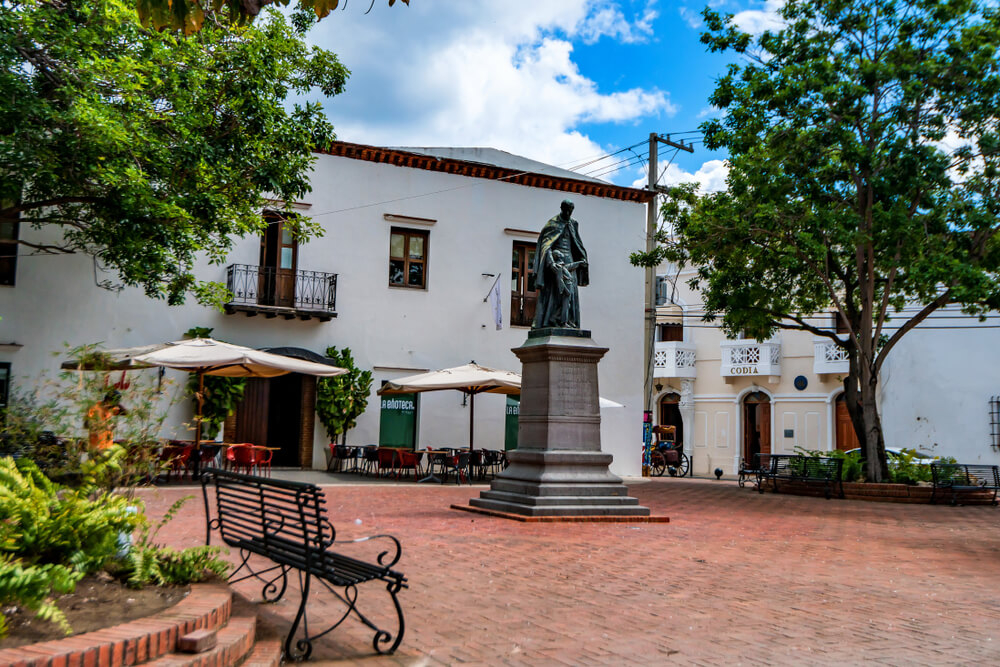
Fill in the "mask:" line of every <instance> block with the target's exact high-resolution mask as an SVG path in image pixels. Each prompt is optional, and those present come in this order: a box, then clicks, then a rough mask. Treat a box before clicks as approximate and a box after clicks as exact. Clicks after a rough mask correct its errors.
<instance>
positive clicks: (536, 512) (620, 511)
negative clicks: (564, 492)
mask: <svg viewBox="0 0 1000 667" xmlns="http://www.w3.org/2000/svg"><path fill="white" fill-rule="evenodd" d="M485 493H489V492H488V491H487V492H484V494H485ZM535 500H538V499H537V498H524V499H523V501H522V500H518V501H505V500H496V499H490V498H473V499H472V500H470V501H469V505H470V506H472V507H480V508H483V509H488V510H495V511H498V512H507V513H510V514H522V515H525V516H649V508H648V507H643V506H642V505H639V501H638V500H636V499H635V498H629V499H628V500H630V501H631V504H627V505H626V504H614V505H611V504H608V503H602V504H588V502H589V501H590V500H592V499H590V498H586V499H578V498H574V497H563V498H562V503H561V504H558V505H548V504H544V505H536V504H531V503H532V501H535ZM578 500H579V501H583V502H577V501H578ZM598 500H601V499H598Z"/></svg>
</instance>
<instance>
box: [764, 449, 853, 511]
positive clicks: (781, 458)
mask: <svg viewBox="0 0 1000 667" xmlns="http://www.w3.org/2000/svg"><path fill="white" fill-rule="evenodd" d="M770 459H771V461H770V465H769V466H767V467H765V468H763V472H761V474H760V482H759V483H758V484H757V490H758V491H760V492H761V493H764V481H765V480H771V484H772V486H773V487H774V492H775V493H777V492H778V480H785V481H787V482H795V483H817V484H823V487H824V493H825V495H826V499H827V500H829V499H830V498H831V497H832V495H833V490H834V487H836V488H837V489H838V492H837V497H838V498H843V497H844V484H843V482H842V481H841V479H840V472H841V468H842V467H843V465H844V461H843V459H835V458H829V457H825V456H799V455H797V454H771V455H770Z"/></svg>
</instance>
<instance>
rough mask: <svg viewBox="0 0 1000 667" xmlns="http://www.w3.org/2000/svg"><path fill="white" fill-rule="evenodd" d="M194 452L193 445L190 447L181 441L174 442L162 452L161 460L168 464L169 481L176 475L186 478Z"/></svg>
mask: <svg viewBox="0 0 1000 667" xmlns="http://www.w3.org/2000/svg"><path fill="white" fill-rule="evenodd" d="M193 451H194V445H193V444H192V445H188V444H184V443H183V442H179V441H172V442H171V443H170V444H169V445H167V446H166V447H164V448H163V449H162V450H161V451H160V460H161V461H163V462H164V463H166V464H167V468H168V470H167V479H168V480H169V479H170V476H171V475H176V476H178V477H183V476H184V473H185V471H186V470H187V465H188V461H189V460H190V459H191V453H192V452H193Z"/></svg>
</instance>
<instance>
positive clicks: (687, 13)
mask: <svg viewBox="0 0 1000 667" xmlns="http://www.w3.org/2000/svg"><path fill="white" fill-rule="evenodd" d="M677 12H678V13H679V14H680V15H681V18H682V19H684V22H685V23H687V24H688V26H690V27H691V28H692V29H694V30H698V29H699V28H701V27H702V26H703V25H704V22H703V21H702V20H701V14H699V13H698V12H696V11H694V10H693V9H691V8H690V7H684V6H681V7H679V8H678V9H677Z"/></svg>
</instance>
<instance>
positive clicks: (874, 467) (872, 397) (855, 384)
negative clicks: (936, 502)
mask: <svg viewBox="0 0 1000 667" xmlns="http://www.w3.org/2000/svg"><path fill="white" fill-rule="evenodd" d="M858 357H859V355H858V352H857V350H856V349H852V348H848V360H849V365H850V372H849V373H848V376H847V377H846V378H844V403H845V405H846V407H847V414H848V415H850V417H851V424H852V425H853V426H854V433H855V434H856V435H857V436H858V443H859V444H860V446H861V458H862V460H863V462H864V473H865V479H866V480H867V481H869V482H883V481H888V479H889V468H888V465H887V464H886V458H885V439H884V437H883V435H882V420H881V419H879V414H878V403H877V402H876V397H877V396H878V374H877V373H876V372H875V371H874V369H873V368H872V367H871V366H870V365H868V364H864V363H863V362H861V360H860V359H859V358H858Z"/></svg>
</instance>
